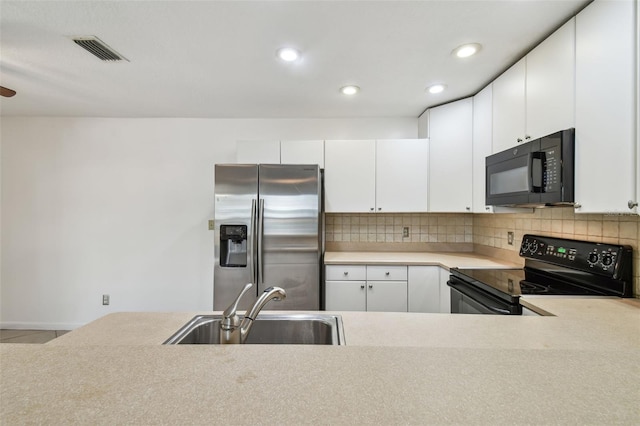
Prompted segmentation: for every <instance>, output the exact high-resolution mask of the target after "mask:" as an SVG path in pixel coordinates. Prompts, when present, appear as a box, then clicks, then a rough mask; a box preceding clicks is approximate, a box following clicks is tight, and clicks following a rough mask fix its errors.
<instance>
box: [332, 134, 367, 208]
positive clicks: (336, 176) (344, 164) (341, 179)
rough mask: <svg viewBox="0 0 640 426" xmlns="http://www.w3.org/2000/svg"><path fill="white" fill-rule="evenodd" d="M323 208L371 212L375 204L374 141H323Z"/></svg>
mask: <svg viewBox="0 0 640 426" xmlns="http://www.w3.org/2000/svg"><path fill="white" fill-rule="evenodd" d="M324 162H325V172H324V188H325V191H324V194H325V195H324V200H325V211H327V212H338V213H351V212H373V211H375V204H376V142H375V141H374V140H332V141H325V144H324Z"/></svg>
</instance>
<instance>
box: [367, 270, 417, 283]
mask: <svg viewBox="0 0 640 426" xmlns="http://www.w3.org/2000/svg"><path fill="white" fill-rule="evenodd" d="M367 280H371V281H406V280H407V267H406V266H367Z"/></svg>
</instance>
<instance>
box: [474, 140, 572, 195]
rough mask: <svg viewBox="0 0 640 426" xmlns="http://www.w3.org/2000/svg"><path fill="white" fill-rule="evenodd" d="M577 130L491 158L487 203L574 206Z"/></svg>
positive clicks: (487, 160)
mask: <svg viewBox="0 0 640 426" xmlns="http://www.w3.org/2000/svg"><path fill="white" fill-rule="evenodd" d="M574 161H575V129H573V128H572V129H567V130H562V131H560V132H556V133H553V134H551V135H548V136H545V137H542V138H540V139H535V140H532V141H531V142H527V143H524V144H522V145H518V146H515V147H513V148H511V149H507V150H505V151H502V152H498V153H496V154H493V155H490V156H489V157H487V159H486V176H485V177H486V193H485V195H486V204H487V205H492V206H520V207H540V206H553V205H573V204H574V199H573V197H574V193H573V190H574Z"/></svg>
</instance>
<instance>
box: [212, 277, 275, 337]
mask: <svg viewBox="0 0 640 426" xmlns="http://www.w3.org/2000/svg"><path fill="white" fill-rule="evenodd" d="M251 287H253V284H251V283H247V284H246V285H245V286H244V288H243V289H242V290H241V291H240V294H238V297H236V300H234V301H233V303H232V304H231V305H229V307H228V308H227V309H225V310H224V312H223V313H222V322H221V323H220V344H227V343H244V342H245V341H246V340H247V337H248V336H249V331H251V326H253V320H255V319H256V316H258V314H259V313H260V311H261V310H262V308H263V307H264V305H266V304H267V303H269V302H270V301H271V300H282V299H284V298H285V297H287V293H285V291H284V289H281V288H280V287H269V288H266V289H265V290H264V292H263V293H262V294H261V295H260V297H259V298H258V300H256V301H255V303H254V304H253V306H251V308H249V309H247V312H245V314H244V318H243V319H242V322H241V321H240V317H239V316H238V314H237V313H236V310H237V309H238V303H239V302H240V299H241V298H242V296H244V294H245V293H246V292H247V291H248V290H249V289H250V288H251Z"/></svg>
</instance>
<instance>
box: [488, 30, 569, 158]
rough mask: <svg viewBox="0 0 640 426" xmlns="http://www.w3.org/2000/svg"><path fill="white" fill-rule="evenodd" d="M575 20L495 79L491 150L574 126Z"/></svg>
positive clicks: (506, 147) (500, 149) (508, 146)
mask: <svg viewBox="0 0 640 426" xmlns="http://www.w3.org/2000/svg"><path fill="white" fill-rule="evenodd" d="M575 57H576V56H575V19H571V20H570V21H568V22H567V23H566V24H564V25H563V26H562V27H560V28H559V29H558V30H557V31H556V32H555V33H553V34H552V35H551V36H549V37H548V38H547V39H546V40H544V41H543V42H542V43H540V45H538V46H537V47H536V48H535V49H533V50H532V51H531V52H530V53H529V54H528V55H527V56H526V57H525V58H522V59H521V60H520V61H518V62H517V63H516V64H515V65H513V66H512V67H511V68H509V69H508V70H507V71H505V72H504V73H503V74H502V75H501V76H500V77H498V78H497V79H496V80H495V81H494V82H493V152H494V153H495V152H500V151H504V150H505V149H509V148H511V147H513V146H515V145H517V144H519V143H522V142H528V141H529V140H532V139H537V138H540V137H542V136H546V135H548V134H551V133H554V132H557V131H560V130H564V129H568V128H571V127H574V126H575V117H574V105H575V93H574V86H575Z"/></svg>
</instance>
